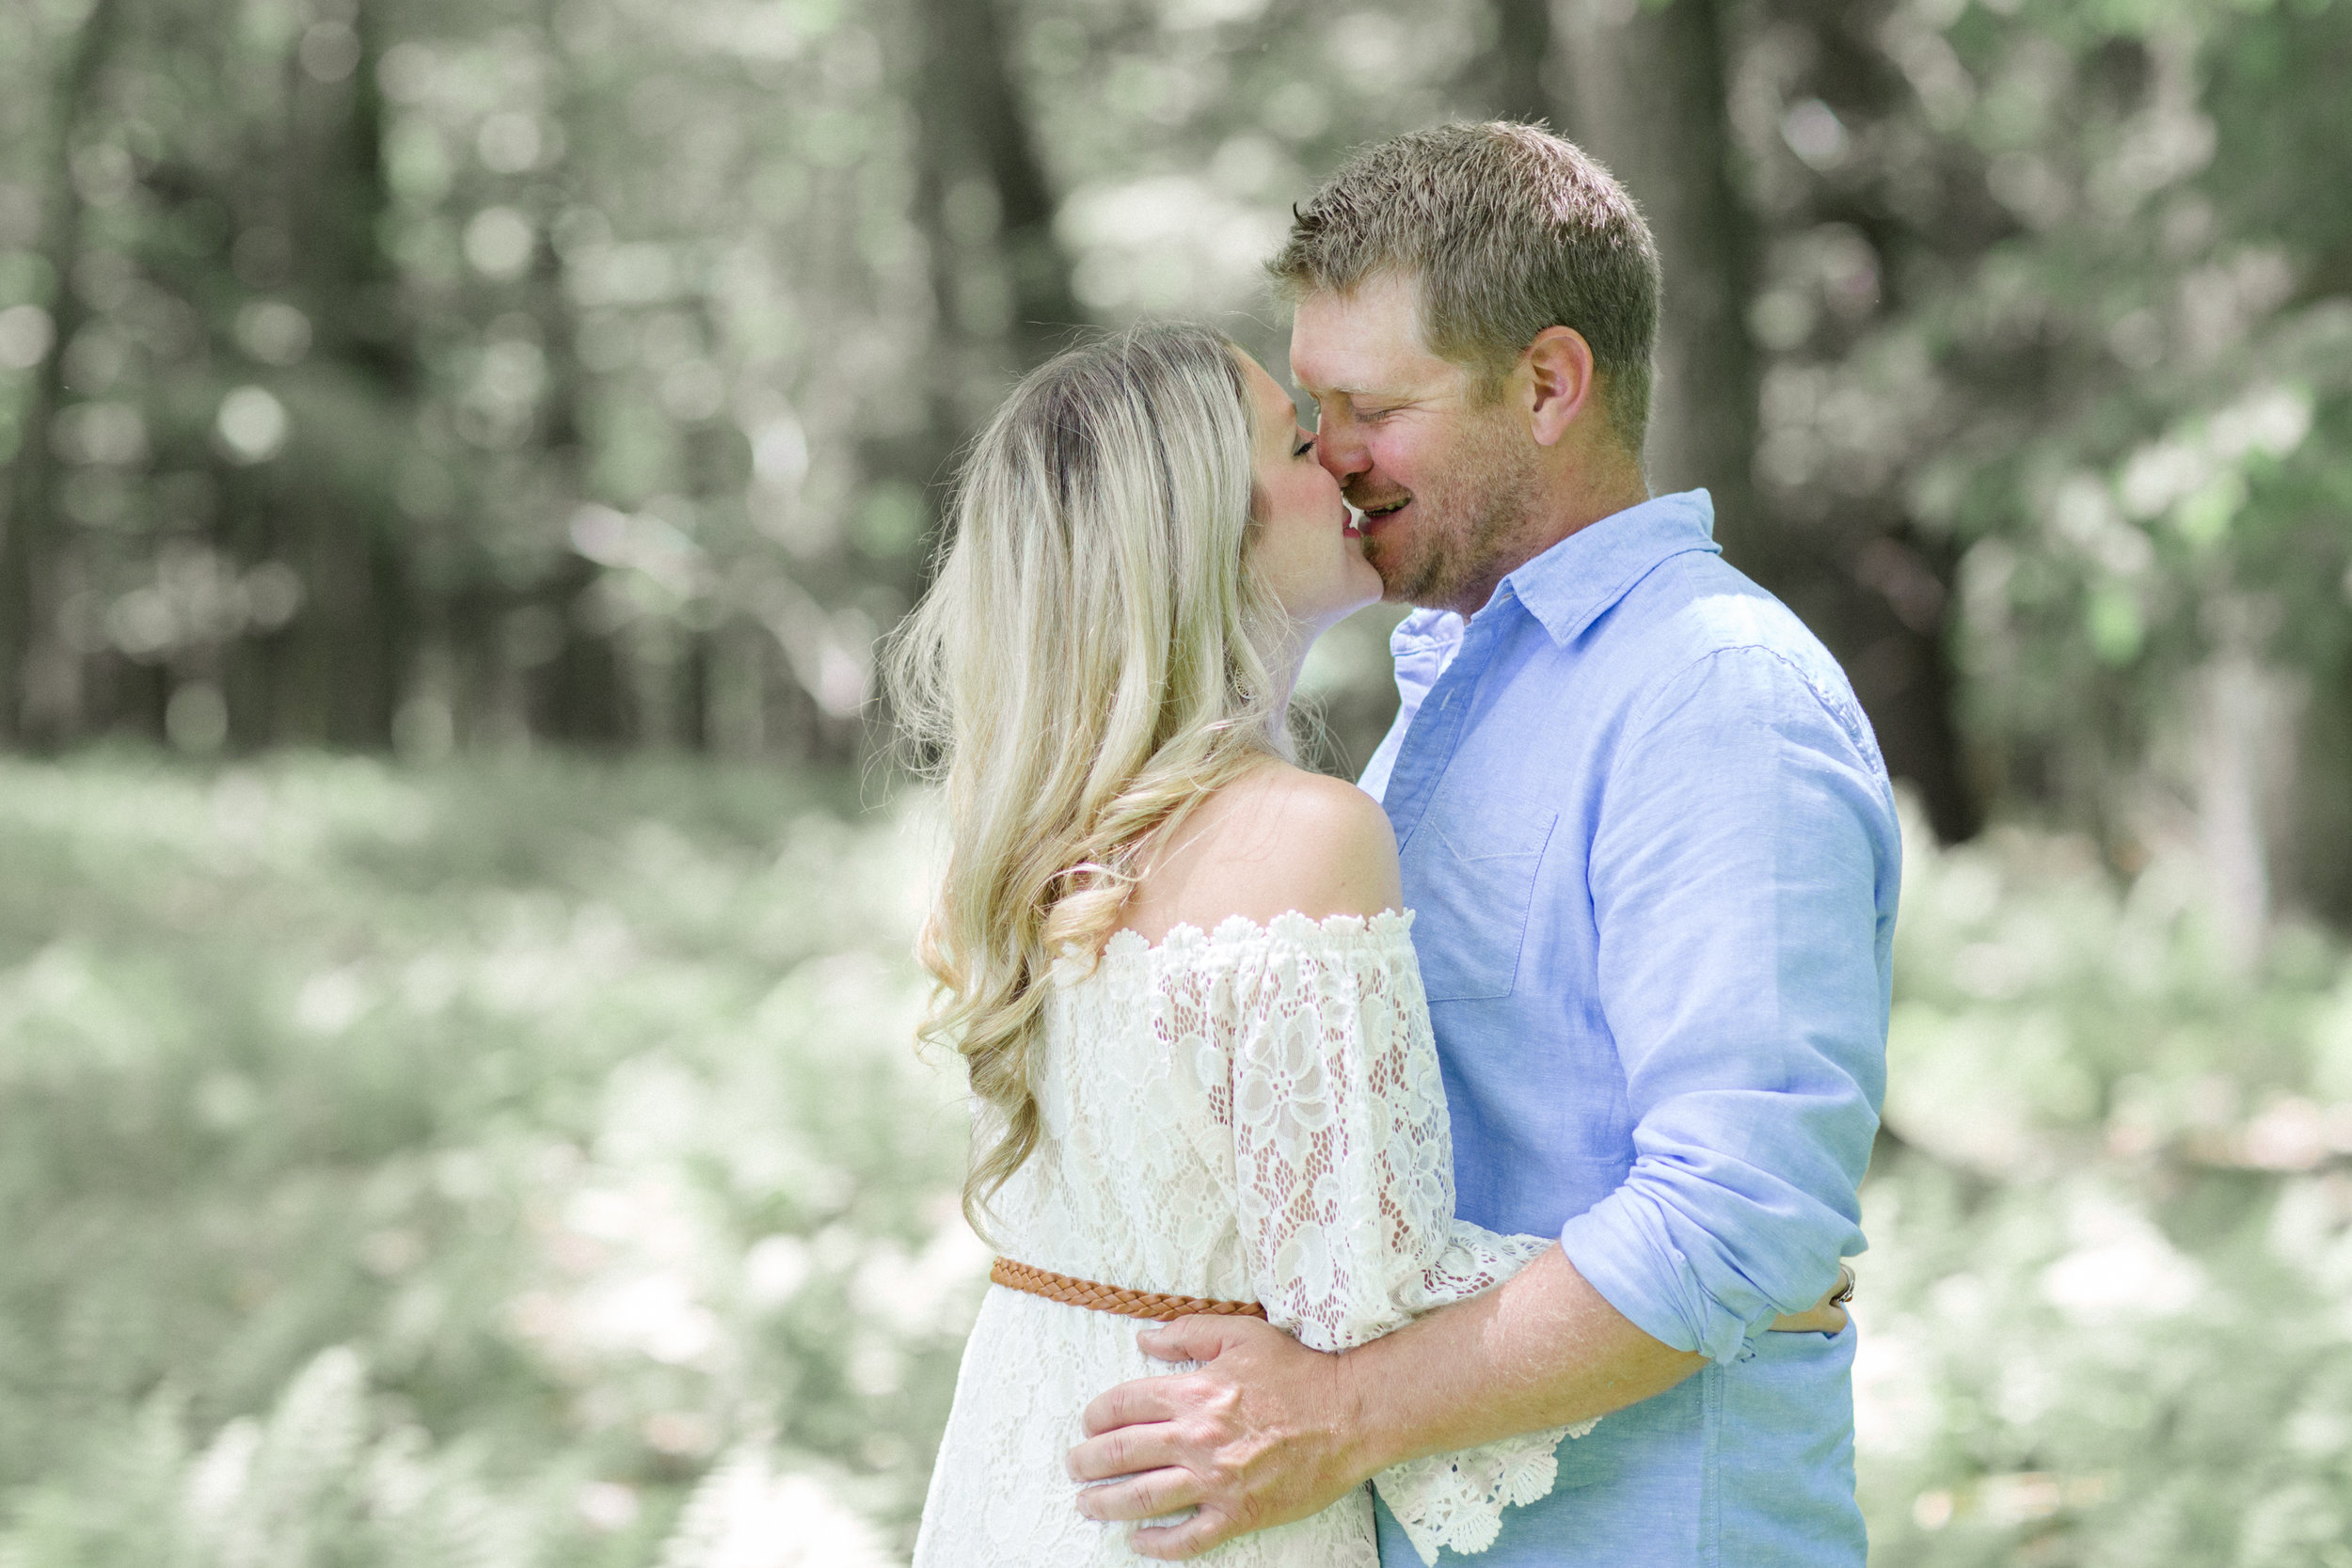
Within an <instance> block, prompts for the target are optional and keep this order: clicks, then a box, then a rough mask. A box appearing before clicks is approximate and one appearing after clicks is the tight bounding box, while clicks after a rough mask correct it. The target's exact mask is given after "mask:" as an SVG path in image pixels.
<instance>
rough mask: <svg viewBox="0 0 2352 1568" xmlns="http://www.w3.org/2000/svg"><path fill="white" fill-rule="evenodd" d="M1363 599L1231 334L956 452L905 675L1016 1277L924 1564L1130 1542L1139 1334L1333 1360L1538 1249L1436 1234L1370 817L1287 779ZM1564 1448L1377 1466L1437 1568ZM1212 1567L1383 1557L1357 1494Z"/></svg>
mask: <svg viewBox="0 0 2352 1568" xmlns="http://www.w3.org/2000/svg"><path fill="white" fill-rule="evenodd" d="M1379 593H1380V580H1379V578H1378V576H1377V575H1376V574H1375V572H1374V571H1373V569H1372V567H1371V565H1370V564H1369V563H1368V562H1366V561H1365V559H1364V557H1363V554H1362V546H1361V545H1360V544H1359V543H1358V542H1357V538H1356V533H1355V530H1354V529H1353V528H1352V527H1351V526H1350V523H1349V514H1348V512H1347V508H1346V507H1345V505H1344V504H1343V502H1342V501H1341V499H1340V492H1339V487H1338V485H1337V484H1336V483H1334V482H1333V480H1332V479H1331V477H1330V475H1329V474H1327V473H1326V472H1325V471H1324V469H1323V468H1322V467H1321V466H1320V465H1319V464H1318V463H1317V462H1316V461H1315V455H1314V450H1313V442H1312V440H1311V437H1309V436H1306V435H1305V434H1304V433H1302V432H1301V431H1300V430H1299V429H1298V427H1297V423H1296V420H1295V414H1294V412H1293V409H1292V406H1291V402H1290V399H1289V397H1288V396H1287V395H1285V394H1284V393H1283V391H1282V389H1281V388H1279V386H1277V385H1276V384H1275V382H1274V380H1273V378H1272V377H1270V376H1268V375H1267V374H1266V372H1264V370H1263V369H1262V368H1261V367H1259V366H1258V365H1257V364H1256V363H1255V362H1254V361H1252V360H1250V359H1249V358H1248V356H1245V355H1243V354H1242V353H1240V351H1239V350H1237V349H1235V348H1234V347H1233V346H1232V344H1230V343H1228V342H1227V341H1225V340H1223V339H1222V338H1220V337H1218V336H1217V335H1216V334H1215V333H1213V332H1209V331H1206V330H1204V329H1201V328H1197V327H1182V326H1172V327H1153V328H1148V329H1143V330H1138V331H1136V332H1132V333H1129V334H1126V335H1124V336H1121V337H1118V338H1114V339H1111V340H1108V341H1103V342H1100V343H1096V344H1093V345H1090V346H1088V347H1084V348H1080V349H1075V350H1073V351H1072V352H1070V353H1068V354H1065V355H1063V356H1060V357H1059V358H1057V359H1056V360H1054V361H1053V362H1052V363H1050V364H1048V365H1046V366H1044V367H1042V368H1041V369H1040V370H1039V371H1038V372H1035V373H1034V374H1032V375H1031V376H1030V377H1029V378H1028V379H1027V380H1026V381H1025V382H1023V383H1022V385H1021V387H1020V388H1018V389H1016V390H1015V391H1014V393H1013V394H1012V396H1011V397H1010V398H1009V400H1008V401H1007V403H1006V404H1005V406H1004V407H1003V408H1002V409H1001V410H999V412H998V413H997V415H996V417H995V419H994V420H993V422H992V423H991V424H990V426H989V428H988V429H987V431H986V432H985V433H984V434H983V435H982V436H981V437H980V439H979V441H978V442H977V445H976V447H975V449H974V451H973V453H972V456H971V459H970V462H969V464H968V467H967V468H966V470H965V473H964V477H963V485H962V492H961V499H960V502H959V506H958V511H957V515H956V520H955V533H954V537H953V539H952V541H951V542H950V544H949V546H948V548H947V551H946V556H945V558H944V560H943V562H942V566H941V571H940V575H939V579H938V581H937V583H936V585H935V586H934V587H933V589H932V590H931V592H930V595H929V596H928V597H927V598H926V599H925V601H924V603H923V605H922V607H921V608H920V609H919V610H917V611H916V613H915V615H914V618H913V619H912V621H911V623H910V626H909V629H908V632H907V633H906V635H905V636H904V638H903V639H902V641H901V642H900V644H899V646H898V650H897V652H896V656H895V663H894V676H895V679H896V682H897V687H898V696H899V702H900V708H901V711H902V713H903V714H904V715H905V716H906V717H907V719H908V721H909V722H910V725H911V727H912V729H913V733H914V734H915V735H916V736H920V737H921V738H922V739H923V740H924V741H925V742H927V743H928V744H929V745H930V746H932V747H934V748H935V749H936V751H937V753H938V754H939V755H940V756H942V757H943V758H944V765H945V766H944V770H945V773H946V804H947V811H948V817H949V832H950V837H951V853H950V859H949V863H948V868H947V873H946V881H945V884H944V886H943V887H942V889H941V891H940V895H939V901H938V904H937V907H936V909H935V910H934V911H933V914H932V917H931V920H930V925H929V927H927V929H926V933H925V941H924V958H925V961H926V963H927V965H928V966H929V967H930V970H931V972H932V974H934V975H935V976H937V978H938V980H939V982H940V986H941V992H940V997H941V1000H940V1004H939V1006H938V1007H937V1009H936V1010H935V1012H934V1015H933V1017H932V1019H931V1020H930V1025H929V1032H930V1034H931V1035H932V1036H934V1037H939V1038H944V1039H946V1040H948V1041H950V1042H952V1043H953V1044H954V1046H955V1048H956V1049H957V1050H958V1051H960V1052H961V1053H962V1055H963V1057H964V1059H965V1062H966V1065H967V1067H968V1069H969V1072H970V1076H971V1084H972V1091H973V1097H974V1100H975V1101H976V1102H977V1108H978V1110H979V1113H980V1122H979V1125H978V1127H977V1129H976V1139H977V1142H976V1159H975V1162H974V1167H973V1172H972V1178H971V1181H970V1183H969V1184H968V1186H967V1188H966V1191H965V1204H966V1212H967V1213H968V1214H969V1215H971V1217H972V1218H973V1221H974V1224H975V1226H976V1227H977V1228H979V1229H980V1230H981V1231H982V1233H983V1234H985V1235H987V1236H989V1237H990V1239H991V1241H992V1242H993V1243H994V1244H995V1245H996V1247H997V1248H998V1249H999V1251H1000V1252H1001V1254H1002V1257H1001V1258H1000V1259H999V1261H998V1265H997V1268H996V1270H995V1271H994V1274H993V1277H994V1278H995V1279H996V1280H997V1281H998V1284H997V1285H996V1287H995V1288H993V1289H992V1290H991V1291H989V1294H988V1297H987V1299H986V1301H985V1302H984V1303H983V1304H982V1307H981V1309H980V1315H979V1320H978V1323H977V1325H976V1327H975V1328H974V1330H973V1333H972V1338H971V1341H970V1343H969V1345H968V1346H967V1348H966V1350H965V1352H964V1360H963V1368H962V1371H961V1376H960V1377H959V1379H958V1382H957V1387H956V1402H955V1408H954V1411H953V1413H952V1415H951V1416H950V1417H949V1418H948V1423H947V1431H946V1437H945V1439H944V1440H943V1443H942V1446H941V1449H940V1454H939V1460H938V1465H937V1467H936V1469H935V1470H934V1471H933V1475H932V1481H931V1489H930V1497H929V1499H928V1501H927V1503H926V1505H925V1508H924V1514H923V1526H922V1531H921V1534H920V1537H919V1538H918V1541H917V1543H916V1546H915V1557H914V1560H915V1563H916V1565H917V1568H932V1565H941V1568H945V1565H947V1564H954V1565H956V1568H982V1565H987V1564H1007V1565H1010V1564H1023V1565H1028V1564H1037V1563H1048V1562H1050V1563H1054V1564H1057V1565H1058V1564H1070V1563H1089V1562H1099V1563H1126V1562H1134V1561H1136V1560H1137V1559H1136V1556H1135V1554H1134V1553H1133V1552H1132V1551H1131V1550H1130V1549H1129V1545H1128V1539H1127V1532H1128V1529H1129V1528H1130V1527H1127V1526H1123V1525H1105V1524H1098V1523H1095V1522H1093V1521H1090V1520H1088V1519H1085V1518H1083V1517H1081V1516H1080V1514H1079V1513H1078V1512H1077V1510H1076V1507H1075V1497H1076V1494H1077V1487H1076V1483H1075V1482H1073V1481H1071V1480H1070V1479H1069V1476H1068V1474H1067V1472H1066V1470H1065V1469H1064V1467H1063V1455H1064V1454H1065V1452H1066V1451H1067V1450H1068V1449H1069V1448H1070V1447H1071V1446H1072V1445H1073V1444H1074V1443H1076V1442H1077V1441H1078V1440H1079V1439H1080V1438H1081V1437H1082V1436H1083V1433H1082V1432H1081V1431H1080V1428H1079V1418H1080V1412H1081V1410H1082V1409H1083V1408H1084V1406H1085V1405H1086V1403H1087V1402H1088V1401H1089V1400H1090V1399H1091V1398H1092V1397H1093V1396H1094V1395H1096V1394H1098V1393H1100V1392H1102V1391H1103V1390H1104V1389H1105V1388H1107V1387H1109V1386H1112V1385H1114V1384H1117V1383H1120V1382H1124V1381H1126V1380H1128V1379H1130V1378H1135V1377H1141V1376H1149V1375H1153V1374H1155V1373H1161V1372H1166V1371H1168V1370H1170V1368H1169V1367H1168V1365H1167V1364H1165V1363H1157V1362H1152V1361H1151V1360H1149V1359H1148V1358H1146V1357H1145V1356H1144V1354H1142V1352H1141V1351H1140V1350H1139V1349H1138V1348H1137V1347H1136V1342H1135V1334H1136V1329H1137V1327H1138V1326H1139V1324H1137V1323H1136V1322H1135V1321H1134V1318H1133V1317H1132V1316H1121V1315H1119V1314H1120V1312H1121V1311H1129V1312H1136V1311H1140V1312H1151V1313H1155V1314H1166V1315H1175V1314H1177V1313H1181V1312H1184V1311H1201V1310H1223V1311H1234V1310H1249V1311H1253V1312H1254V1311H1257V1310H1260V1309H1263V1314H1264V1315H1265V1316H1266V1317H1267V1318H1268V1319H1269V1320H1270V1321H1271V1322H1272V1323H1274V1324H1275V1325H1276V1326H1278V1327H1280V1328H1283V1329H1286V1330H1289V1331H1290V1332H1292V1333H1294V1334H1295V1335H1296V1336H1297V1337H1298V1338H1299V1339H1300V1340H1301V1341H1302V1342H1304V1343H1306V1344H1308V1345H1311V1346H1313V1347H1314V1348H1316V1349H1319V1350H1327V1351H1332V1350H1344V1349H1346V1348H1348V1347H1350V1346H1353V1345H1358V1344H1361V1343H1363V1342H1364V1341H1366V1340H1368V1339H1371V1338H1375V1337H1377V1336H1379V1335H1381V1334H1384V1333H1387V1332H1389V1331H1391V1330H1392V1329H1394V1328H1396V1327H1398V1326H1400V1325H1402V1324H1403V1323H1406V1321H1407V1320H1408V1319H1409V1318H1410V1317H1411V1316H1412V1315H1413V1314H1415V1313H1417V1312H1422V1311H1426V1310H1429V1309H1430V1308H1433V1307H1439V1306H1443V1305H1445V1304H1446V1303H1448V1302H1451V1301H1454V1300H1458V1299H1460V1298H1461V1297H1463V1296H1467V1295H1470V1294H1472V1293H1474V1292H1476V1291H1481V1290H1485V1289H1486V1288H1488V1287H1490V1286H1492V1285H1495V1284H1497V1283H1499V1282H1500V1281H1501V1280H1502V1279H1504V1278H1506V1277H1508V1276H1509V1275H1511V1274H1512V1273H1514V1272H1516V1271H1517V1269H1518V1267H1520V1266H1521V1265H1522V1264H1523V1263H1525V1262H1526V1261H1528V1260H1529V1259H1533V1258H1534V1257H1535V1256H1537V1255H1538V1254H1540V1253H1541V1252H1542V1251H1544V1250H1545V1248H1547V1247H1548V1246H1549V1244H1550V1242H1549V1238H1541V1237H1502V1236H1496V1235H1493V1234H1491V1233H1489V1232H1486V1231H1484V1230H1480V1229H1478V1228H1477V1227H1474V1226H1470V1225H1467V1224H1464V1223H1462V1222H1459V1221H1456V1220H1455V1219H1454V1217H1453V1214H1454V1185H1453V1158H1452V1152H1451V1148H1450V1146H1449V1141H1448V1132H1447V1123H1446V1112H1445V1101H1444V1091H1443V1089H1442V1087H1441V1086H1440V1084H1439V1080H1438V1065H1437V1056H1436V1052H1435V1047H1434V1045H1433V1042H1432V1040H1431V1037H1430V1030H1429V1016H1428V1009H1427V1006H1426V1004H1425V1002H1424V1001H1423V999H1422V989H1421V979H1420V974H1419V971H1418V969H1417V968H1416V966H1415V963H1414V959H1413V951H1412V945H1411V942H1410V940H1409V938H1408V934H1407V933H1408V929H1409V927H1410V924H1411V916H1410V915H1408V914H1406V913H1404V912H1401V911H1400V910H1399V903H1400V896H1399V884H1398V874H1397V862H1396V850H1395V846H1394V844H1393V842H1392V840H1391V836H1390V832H1389V827H1388V821H1387V818H1386V817H1385V816H1383V814H1382V813H1381V810H1380V808H1379V806H1378V805H1377V804H1376V803H1375V802H1374V801H1373V800H1371V799H1370V797H1368V796H1366V795H1364V794H1363V793H1362V792H1361V791H1359V790H1357V789H1356V788H1355V787H1353V786H1352V785H1349V784H1343V783H1341V782H1339V781H1336V780H1331V779H1326V778H1322V777H1319V776H1316V775H1314V774H1311V773H1308V772H1306V771H1304V770H1303V769H1301V768H1297V767H1296V766H1295V765H1294V764H1293V762H1292V761H1291V760H1290V758H1291V752H1290V746H1289V742H1288V739H1287V736H1286V734H1285V729H1284V724H1285V717H1286V712H1287V706H1288V700H1289V696H1290V692H1291V689H1292V687H1293V685H1294V684H1295V681H1296V678H1297V674H1298V670H1299V666H1300V663H1301V661H1302V660H1303V659H1304V658H1305V657H1306V653H1307V648H1308V646H1309V644H1310V643H1311V641H1313V640H1314V638H1315V637H1316V636H1317V635H1318V634H1320V633H1321V632H1322V631H1323V630H1325V629H1326V628H1327V627H1328V626H1331V625H1332V624H1333V623H1335V622H1337V621H1338V620H1339V619H1340V618H1341V617H1343V616H1344V615H1346V614H1347V613H1348V612H1349V611H1351V610H1356V609H1358V608H1359V607H1360V606H1363V605H1365V604H1368V603H1370V602H1372V601H1373V600H1374V599H1375V598H1377V597H1378V596H1379ZM1138 1298H1142V1299H1140V1300H1138ZM1168 1298H1182V1299H1177V1300H1173V1301H1171V1300H1168ZM1106 1308H1107V1309H1106ZM1561 1435H1562V1433H1561V1432H1551V1433H1535V1434H1531V1435H1529V1436H1527V1437H1523V1438H1518V1439H1515V1440H1512V1441H1510V1442H1505V1443H1499V1444H1495V1445H1491V1446H1490V1447H1488V1448H1486V1449H1476V1450H1472V1451H1470V1452H1469V1453H1463V1454H1450V1455H1439V1456H1437V1457H1436V1458H1433V1459H1428V1460H1422V1461H1419V1462H1416V1463H1415V1464H1412V1465H1402V1466H1399V1467H1398V1468H1396V1469H1395V1470H1391V1471H1389V1472H1385V1473H1384V1474H1383V1475H1381V1476H1380V1477H1378V1478H1376V1481H1375V1484H1377V1485H1378V1486H1379V1488H1380V1489H1381V1493H1382V1495H1383V1497H1385V1498H1386V1500H1387V1501H1388V1503H1389V1505H1390V1507H1391V1510H1392V1511H1393V1512H1394V1513H1396V1514H1397V1516H1398V1518H1399V1520H1400V1522H1402V1523H1403V1524H1404V1525H1405V1526H1406V1530H1407V1532H1408V1533H1409V1534H1410V1535H1411V1536H1412V1537H1413V1540H1414V1544H1416V1545H1417V1546H1418V1547H1420V1549H1421V1551H1422V1556H1423V1558H1424V1559H1425V1560H1434V1558H1435V1553H1436V1549H1437V1547H1438V1545H1440V1544H1443V1545H1447V1546H1451V1547H1453V1548H1454V1549H1455V1550H1457V1551H1475V1550H1478V1549H1480V1548H1482V1547H1484V1546H1486V1545H1487V1544H1490V1543H1491V1542H1492V1541H1493V1539H1494V1535H1495V1531H1496V1528H1497V1524H1498V1521H1499V1518H1500V1514H1501V1511H1502V1507H1503V1506H1504V1504H1505V1503H1510V1502H1526V1501H1531V1500H1533V1499H1534V1497H1541V1496H1542V1495H1544V1494H1545V1493H1546V1492H1548V1491H1549V1490H1550V1487H1551V1483H1552V1480H1553V1469H1554V1465H1553V1459H1552V1449H1553V1448H1554V1447H1555V1446H1556V1445H1557V1443H1558V1442H1559V1440H1560V1437H1561ZM1200 1560H1202V1561H1208V1562H1216V1563H1221V1564H1234V1565H1240V1564H1261V1563H1263V1564H1269V1565H1271V1564H1278V1563H1279V1564H1282V1565H1284V1568H1373V1565H1374V1564H1375V1563H1376V1562H1377V1560H1378V1554H1377V1551H1376V1549H1375V1542H1374V1532H1373V1521H1372V1504H1371V1499H1370V1497H1369V1495H1368V1494H1367V1493H1366V1492H1365V1491H1364V1490H1363V1489H1361V1488H1359V1489H1358V1490H1357V1492H1355V1493H1354V1494H1352V1495H1351V1496H1350V1497H1347V1498H1345V1499H1343V1501H1341V1502H1340V1503H1338V1504H1335V1505H1334V1506H1332V1507H1331V1508H1329V1509H1327V1510H1325V1511H1324V1512H1323V1513H1318V1514H1316V1515H1314V1516H1312V1517H1311V1518H1308V1519H1304V1520H1300V1521H1298V1522H1296V1523H1294V1524H1290V1525H1285V1526H1281V1527H1278V1528H1273V1529H1269V1530H1265V1531H1263V1532H1261V1533H1259V1534H1255V1535H1249V1536H1244V1537H1242V1538H1240V1539H1238V1540H1236V1541H1233V1542H1231V1543H1229V1544H1226V1545H1224V1546H1221V1547H1218V1548H1216V1550H1215V1551H1213V1552H1210V1553H1209V1554H1207V1555H1206V1556H1204V1557H1203V1558H1201V1559H1200Z"/></svg>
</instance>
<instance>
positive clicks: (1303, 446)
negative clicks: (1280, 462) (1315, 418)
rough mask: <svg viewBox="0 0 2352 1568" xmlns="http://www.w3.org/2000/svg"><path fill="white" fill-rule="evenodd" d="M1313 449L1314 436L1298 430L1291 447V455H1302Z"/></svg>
mask: <svg viewBox="0 0 2352 1568" xmlns="http://www.w3.org/2000/svg"><path fill="white" fill-rule="evenodd" d="M1314 450H1315V438H1314V437H1313V436H1310V435H1308V434H1307V433H1306V432H1305V431H1303V430H1302V431H1300V432H1298V442H1297V444H1296V445H1295V446H1294V447H1292V448H1291V455H1292V456H1293V457H1304V456H1306V455H1307V454H1308V453H1310V452H1311V451H1314Z"/></svg>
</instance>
